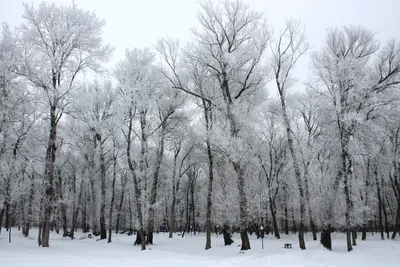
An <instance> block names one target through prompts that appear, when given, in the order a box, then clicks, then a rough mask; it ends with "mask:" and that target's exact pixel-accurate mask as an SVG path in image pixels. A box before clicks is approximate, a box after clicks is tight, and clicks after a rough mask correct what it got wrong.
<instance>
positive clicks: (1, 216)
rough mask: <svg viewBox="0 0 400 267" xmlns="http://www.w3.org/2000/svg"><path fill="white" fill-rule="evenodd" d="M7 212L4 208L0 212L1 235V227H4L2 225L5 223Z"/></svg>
mask: <svg viewBox="0 0 400 267" xmlns="http://www.w3.org/2000/svg"><path fill="white" fill-rule="evenodd" d="M5 211H6V208H4V207H3V208H2V209H1V212H0V233H1V227H2V223H3V217H4V213H5Z"/></svg>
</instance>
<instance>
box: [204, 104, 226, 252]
mask: <svg viewBox="0 0 400 267" xmlns="http://www.w3.org/2000/svg"><path fill="white" fill-rule="evenodd" d="M203 107H204V118H205V121H206V134H207V137H206V145H207V160H208V188H207V213H206V249H210V248H211V232H212V225H211V212H212V193H213V182H214V159H213V154H212V150H211V140H210V130H211V129H212V112H211V105H209V103H206V101H204V100H203ZM225 244H226V243H225Z"/></svg>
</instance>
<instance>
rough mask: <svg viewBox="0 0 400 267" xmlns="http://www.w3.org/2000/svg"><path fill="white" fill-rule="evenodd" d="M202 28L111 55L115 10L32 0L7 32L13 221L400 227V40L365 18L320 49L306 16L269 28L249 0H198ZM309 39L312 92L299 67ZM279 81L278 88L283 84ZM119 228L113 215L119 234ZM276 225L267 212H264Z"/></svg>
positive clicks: (102, 232) (250, 228) (99, 226)
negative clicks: (183, 38) (103, 15)
mask: <svg viewBox="0 0 400 267" xmlns="http://www.w3.org/2000/svg"><path fill="white" fill-rule="evenodd" d="M199 5H200V7H199V11H198V15H197V16H198V23H199V25H198V27H197V28H196V29H195V30H193V33H192V34H193V39H192V41H191V42H190V43H187V44H180V43H179V41H178V40H174V39H170V38H163V39H160V40H159V42H158V43H157V44H156V45H155V49H149V48H144V49H138V48H133V49H128V50H127V51H126V54H125V58H124V59H123V60H121V61H120V62H119V63H118V64H117V66H116V67H115V68H114V69H112V70H107V69H105V68H104V67H103V65H102V63H104V62H106V61H107V60H108V58H110V56H111V55H112V48H111V47H110V46H109V45H103V44H102V37H101V28H102V26H103V25H104V22H103V21H102V20H100V19H99V18H97V16H96V14H95V13H91V12H87V11H84V10H81V9H79V8H78V7H77V6H75V5H74V6H65V7H59V6H56V5H54V4H53V5H49V4H46V3H43V4H41V5H40V6H38V7H34V6H29V5H25V14H24V23H23V24H22V25H21V26H20V27H18V28H16V29H15V30H11V29H9V27H8V26H7V25H6V24H3V31H2V36H1V39H0V170H1V171H0V203H2V206H0V208H1V213H0V231H1V228H2V227H5V228H6V229H7V230H8V229H9V228H10V227H11V226H13V225H18V227H21V228H22V232H23V234H24V235H25V236H28V235H29V229H30V227H31V226H33V225H34V226H38V227H39V230H40V231H39V236H38V242H39V245H41V246H43V247H47V246H49V235H50V230H51V229H53V228H54V229H56V230H57V231H58V230H59V228H62V230H63V235H64V236H70V237H71V238H74V235H75V232H76V231H77V228H82V229H83V232H89V231H92V233H93V234H94V235H96V236H97V235H99V236H100V239H106V238H107V236H108V241H109V242H111V237H112V231H113V230H115V232H116V233H118V232H121V231H123V232H125V231H129V232H130V233H132V232H133V231H136V232H137V235H136V241H135V243H136V244H140V245H141V248H142V249H145V248H146V244H153V233H154V232H155V231H160V230H161V231H162V230H164V231H169V233H170V235H169V236H170V237H171V238H172V237H173V234H174V232H176V231H180V232H183V234H184V233H185V232H189V231H193V232H194V233H196V232H197V231H205V232H206V249H209V248H211V233H212V231H213V230H217V231H220V232H222V233H223V235H224V241H225V244H226V245H229V244H231V243H232V242H233V240H232V236H231V234H230V233H231V231H232V230H233V231H238V232H240V237H241V249H242V250H247V249H250V248H251V246H250V241H249V237H248V233H253V232H255V233H256V234H257V235H261V234H263V233H261V231H260V230H259V229H260V226H264V228H265V229H266V231H267V232H271V233H273V234H274V235H275V237H276V238H280V235H281V234H282V233H285V234H288V233H289V231H294V232H297V233H298V238H299V246H300V248H301V249H306V244H305V241H304V234H305V233H306V232H308V231H310V232H311V233H312V235H313V239H314V240H317V232H319V231H320V232H321V243H322V244H323V245H324V246H325V247H326V248H328V249H331V248H332V247H331V238H330V233H331V231H332V229H334V228H335V229H338V230H340V231H345V232H346V234H347V249H348V251H350V250H352V246H353V245H356V238H357V236H356V235H357V231H358V230H361V231H362V239H363V240H364V239H365V238H366V233H367V231H368V230H370V231H375V230H379V231H380V232H381V236H382V238H385V235H384V233H385V232H386V235H387V237H388V238H389V232H390V231H392V232H393V233H392V238H395V236H396V233H397V232H398V231H399V230H400V181H399V179H400V178H399V174H400V156H399V145H400V119H399V118H400V109H399V102H398V101H399V97H400V94H399V83H400V45H399V44H398V43H397V42H396V41H395V40H390V41H388V42H387V43H386V44H385V45H382V46H380V44H379V43H378V41H377V40H376V39H375V37H374V34H373V33H371V32H370V31H369V30H367V29H365V28H363V27H361V26H358V27H354V26H350V27H343V28H336V29H332V30H328V32H327V36H326V39H325V44H324V45H323V47H321V48H320V49H319V50H318V51H310V49H309V44H308V43H307V39H306V35H305V32H304V29H303V27H302V25H301V24H300V23H299V22H297V21H288V22H287V23H286V27H285V28H284V29H282V30H281V31H277V32H278V34H273V33H272V30H271V28H270V26H268V25H267V24H266V22H265V18H264V16H263V14H262V13H259V12H256V11H254V10H252V9H251V8H250V7H249V6H248V5H247V4H244V3H243V2H241V1H225V2H220V3H215V2H211V1H204V2H201V3H200V4H199ZM307 52H311V53H310V54H311V61H310V66H311V67H310V69H311V71H310V76H309V77H308V82H307V83H306V88H305V90H303V91H302V92H301V93H291V89H292V88H293V87H296V86H299V85H298V84H297V83H296V78H295V77H294V75H293V70H294V68H295V67H296V64H297V62H298V60H299V59H300V58H301V57H302V56H303V55H304V54H305V53H307ZM275 95H276V97H274V96H275ZM107 229H108V230H109V232H108V234H107ZM262 231H263V230H262Z"/></svg>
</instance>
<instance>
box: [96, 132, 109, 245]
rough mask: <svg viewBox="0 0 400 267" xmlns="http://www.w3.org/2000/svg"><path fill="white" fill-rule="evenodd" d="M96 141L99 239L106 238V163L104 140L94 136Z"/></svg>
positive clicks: (99, 136) (98, 135) (97, 135)
mask: <svg viewBox="0 0 400 267" xmlns="http://www.w3.org/2000/svg"><path fill="white" fill-rule="evenodd" d="M96 138H97V141H99V156H100V181H101V186H100V189H101V200H100V202H101V206H100V239H106V238H107V226H106V163H105V159H104V148H103V146H104V140H103V139H102V136H101V135H100V134H99V133H97V134H96Z"/></svg>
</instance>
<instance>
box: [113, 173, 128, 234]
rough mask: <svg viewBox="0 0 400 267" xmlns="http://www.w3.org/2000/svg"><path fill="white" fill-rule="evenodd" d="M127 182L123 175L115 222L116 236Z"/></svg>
mask: <svg viewBox="0 0 400 267" xmlns="http://www.w3.org/2000/svg"><path fill="white" fill-rule="evenodd" d="M127 182H128V180H127V177H126V176H125V175H124V176H123V177H122V178H121V199H120V201H119V205H118V214H117V221H116V222H115V233H116V234H118V231H119V221H120V219H121V213H122V205H123V204H124V196H125V188H126V183H127Z"/></svg>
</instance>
